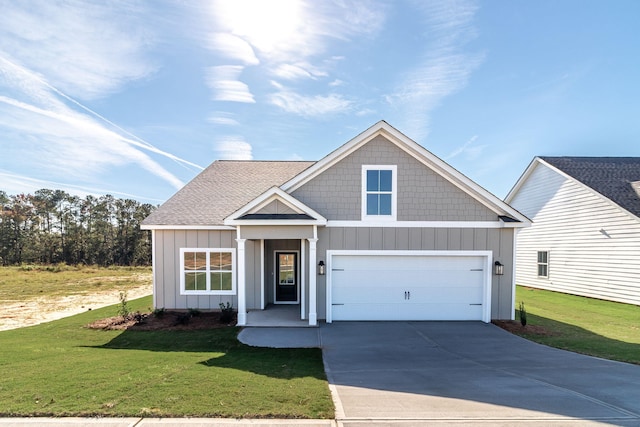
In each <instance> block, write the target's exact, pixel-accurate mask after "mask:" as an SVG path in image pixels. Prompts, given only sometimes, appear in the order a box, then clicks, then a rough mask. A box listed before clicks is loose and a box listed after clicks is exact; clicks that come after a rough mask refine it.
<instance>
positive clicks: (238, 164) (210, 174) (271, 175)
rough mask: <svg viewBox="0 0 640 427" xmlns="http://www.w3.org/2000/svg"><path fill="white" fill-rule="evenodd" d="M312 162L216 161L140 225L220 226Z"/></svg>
mask: <svg viewBox="0 0 640 427" xmlns="http://www.w3.org/2000/svg"><path fill="white" fill-rule="evenodd" d="M314 163H315V162H298V161H232V160H218V161H215V162H213V163H212V164H211V165H209V167H207V168H206V169H205V170H204V171H202V172H201V173H200V174H199V175H197V176H196V177H195V178H194V179H193V180H192V181H191V182H189V183H188V184H187V185H185V186H184V187H182V189H181V190H180V191H178V192H177V193H176V194H175V195H174V196H173V197H171V198H170V199H169V200H167V201H166V202H165V203H163V204H162V206H160V208H158V209H156V210H155V211H154V212H153V213H152V214H151V215H149V216H148V217H147V218H146V219H145V220H144V221H143V222H142V225H143V226H149V225H153V226H162V225H188V226H220V225H223V224H224V219H225V217H226V216H227V215H229V213H230V212H235V211H237V210H238V209H240V208H241V207H242V206H244V205H246V204H247V203H249V202H250V201H252V200H253V199H255V198H256V197H258V196H259V195H261V194H262V193H264V192H265V191H267V190H268V189H270V188H271V187H273V186H280V185H282V184H283V183H284V182H286V181H288V180H290V179H291V178H293V177H294V176H296V175H298V174H299V173H300V172H302V171H303V170H305V169H306V168H308V167H309V166H311V165H313V164H314Z"/></svg>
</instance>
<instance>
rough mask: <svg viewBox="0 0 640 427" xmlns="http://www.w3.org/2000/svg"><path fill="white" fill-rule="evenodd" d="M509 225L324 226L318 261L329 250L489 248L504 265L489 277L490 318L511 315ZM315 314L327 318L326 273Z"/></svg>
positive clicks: (470, 249) (319, 278)
mask: <svg viewBox="0 0 640 427" xmlns="http://www.w3.org/2000/svg"><path fill="white" fill-rule="evenodd" d="M513 232H514V230H513V229H512V228H491V229H487V228H406V227H399V228H394V227H327V228H320V229H318V252H317V258H318V261H320V260H324V261H326V253H327V252H326V251H327V250H329V249H331V250H416V251H417V250H421V251H425V250H439V251H440V250H468V251H480V250H490V251H492V252H493V260H492V264H493V261H495V260H499V261H500V262H502V263H503V264H504V266H505V272H504V275H503V276H496V275H494V274H492V275H491V277H492V294H491V318H492V319H511V318H512V316H513V308H512V303H513V295H512V286H511V277H512V272H513V265H512V264H513V255H512V254H513V249H514V248H513ZM317 286H318V318H320V319H325V318H326V276H318V278H317Z"/></svg>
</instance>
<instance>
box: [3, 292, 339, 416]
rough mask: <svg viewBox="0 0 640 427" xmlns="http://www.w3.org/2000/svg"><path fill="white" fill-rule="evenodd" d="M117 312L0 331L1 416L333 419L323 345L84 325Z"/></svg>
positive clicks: (226, 333)
mask: <svg viewBox="0 0 640 427" xmlns="http://www.w3.org/2000/svg"><path fill="white" fill-rule="evenodd" d="M129 304H130V306H131V308H132V309H133V310H141V311H144V310H145V309H146V308H147V307H149V306H150V305H151V297H146V298H142V299H139V300H135V301H131V302H130V303H129ZM115 312H116V308H115V306H111V307H106V308H103V309H100V310H94V311H89V312H86V313H83V314H80V315H77V316H73V317H69V318H66V319H62V320H58V321H55V322H50V323H45V324H42V325H38V326H33V327H29V328H23V329H16V330H11V331H4V332H0V378H2V380H1V381H0V416H44V415H47V416H157V417H184V416H194V417H233V418H236V417H286V418H333V415H334V410H333V403H332V400H331V396H330V393H329V389H328V387H327V381H326V377H325V373H324V369H323V365H322V354H321V351H320V350H319V349H264V348H253V347H249V346H245V345H243V344H241V343H239V342H238V341H237V339H236V335H237V333H238V331H239V329H238V328H233V327H229V328H222V329H210V330H199V331H198V330H196V331H160V332H158V331H156V332H143V331H136V332H133V331H124V332H123V331H102V330H92V329H87V328H85V327H84V326H85V325H86V324H88V323H90V322H92V321H94V320H97V319H100V318H104V317H110V316H113V315H115Z"/></svg>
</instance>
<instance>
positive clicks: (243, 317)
mask: <svg viewBox="0 0 640 427" xmlns="http://www.w3.org/2000/svg"><path fill="white" fill-rule="evenodd" d="M238 228H239V227H238ZM238 235H240V233H239V232H238ZM245 241H246V239H239V238H238V239H236V242H237V243H238V326H245V325H246V324H247V301H246V299H245V294H246V292H245V288H246V283H245V256H244V242H245Z"/></svg>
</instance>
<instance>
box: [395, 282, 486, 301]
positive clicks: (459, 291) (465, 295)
mask: <svg viewBox="0 0 640 427" xmlns="http://www.w3.org/2000/svg"><path fill="white" fill-rule="evenodd" d="M409 292H410V295H409V299H408V301H407V302H408V303H410V304H411V303H416V304H417V303H421V302H431V303H459V304H482V289H478V287H477V286H433V287H430V288H428V289H426V288H415V289H412V290H410V291H409Z"/></svg>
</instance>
